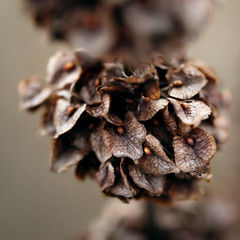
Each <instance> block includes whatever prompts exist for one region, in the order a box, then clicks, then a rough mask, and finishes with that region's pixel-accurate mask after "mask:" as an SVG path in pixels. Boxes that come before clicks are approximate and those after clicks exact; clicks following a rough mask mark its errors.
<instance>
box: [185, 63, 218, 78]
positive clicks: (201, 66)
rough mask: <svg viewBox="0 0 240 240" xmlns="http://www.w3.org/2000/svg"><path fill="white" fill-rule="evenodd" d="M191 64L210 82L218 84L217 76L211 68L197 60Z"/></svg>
mask: <svg viewBox="0 0 240 240" xmlns="http://www.w3.org/2000/svg"><path fill="white" fill-rule="evenodd" d="M189 64H191V65H193V66H194V67H195V68H197V69H198V70H199V71H201V72H202V73H203V74H204V75H205V76H206V78H207V79H208V80H210V81H212V82H213V83H217V82H218V79H217V74H216V72H215V71H214V70H213V69H212V68H211V67H210V66H208V65H206V64H205V63H203V62H201V61H196V60H192V61H189Z"/></svg>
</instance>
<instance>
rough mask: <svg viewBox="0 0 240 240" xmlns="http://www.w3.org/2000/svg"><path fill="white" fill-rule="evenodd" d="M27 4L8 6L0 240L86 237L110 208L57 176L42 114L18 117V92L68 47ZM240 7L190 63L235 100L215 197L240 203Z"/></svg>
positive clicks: (215, 164)
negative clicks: (38, 23)
mask: <svg viewBox="0 0 240 240" xmlns="http://www.w3.org/2000/svg"><path fill="white" fill-rule="evenodd" d="M20 3H21V2H20V1H16V0H15V1H3V0H1V1H0V18H1V20H0V30H1V38H0V53H1V54H0V66H1V71H0V77H1V81H0V84H1V87H0V112H1V118H0V119H1V120H0V123H1V125H0V128H1V129H0V134H1V138H0V141H1V142H0V158H1V161H0V239H9V240H15V239H18V240H26V239H27V240H28V239H34V240H40V239H41V240H42V239H44V240H50V239H54V240H55V239H59V240H62V239H67V237H69V236H73V235H74V234H78V233H79V232H81V231H83V229H84V228H85V226H86V225H87V223H88V222H89V221H90V219H91V218H93V217H94V216H96V215H97V214H98V212H99V211H100V209H101V206H102V205H103V203H104V202H105V200H106V198H105V197H103V196H102V195H101V194H100V192H99V190H98V187H97V186H96V184H95V183H93V182H91V181H90V180H88V181H87V182H86V181H85V182H84V183H83V182H82V183H81V182H79V181H77V180H76V179H75V177H74V174H73V170H72V171H71V170H70V171H68V172H67V173H64V174H59V175H56V174H53V173H51V172H50V170H49V153H50V139H48V138H46V137H44V138H41V137H40V136H39V135H38V133H37V129H38V123H39V114H34V115H31V116H29V114H27V113H20V112H19V111H18V93H17V86H18V83H19V81H20V80H22V79H24V78H25V77H28V76H31V75H33V74H37V75H39V76H41V77H42V78H44V77H45V73H46V71H45V68H46V64H47V61H48V58H49V57H50V56H51V55H52V54H54V53H55V52H56V51H57V50H59V49H61V48H66V47H65V46H64V45H60V44H56V43H54V44H53V43H51V44H50V43H48V42H47V41H46V40H44V39H43V35H42V34H41V32H40V31H39V30H36V29H35V28H34V27H33V25H32V24H31V22H30V21H29V19H28V17H27V16H26V15H24V13H23V9H22V6H21V4H20ZM239 9H240V1H236V0H228V1H226V3H225V5H224V6H223V7H218V8H217V9H216V13H215V16H214V17H213V19H212V21H211V22H210V24H209V25H208V27H207V28H206V29H205V30H204V31H203V33H202V35H201V36H200V38H199V39H198V41H196V42H194V43H193V44H192V45H191V46H190V52H189V55H190V56H191V57H194V58H197V59H201V60H203V61H205V62H207V63H208V64H209V65H211V66H213V67H214V68H215V70H216V72H217V73H218V75H219V77H220V79H221V84H222V86H223V87H225V88H229V89H230V90H231V92H232V98H233V104H232V123H231V134H230V139H229V141H228V143H227V144H226V145H225V146H224V147H223V149H222V150H221V151H220V152H219V153H218V154H217V155H216V157H215V158H214V159H213V161H212V171H213V174H214V177H213V180H212V183H211V184H204V185H205V186H204V187H206V189H207V191H209V192H211V194H215V195H222V194H223V195H225V196H228V197H229V198H232V199H236V200H239V199H240V193H239V186H238V184H239V177H238V176H239V172H238V171H240V161H239V147H240V144H239V142H240V141H239V137H240V128H239V123H240V121H239V120H240V113H239V104H240V94H239V90H240V81H239V78H240V42H239V39H240V27H239V22H240V15H239Z"/></svg>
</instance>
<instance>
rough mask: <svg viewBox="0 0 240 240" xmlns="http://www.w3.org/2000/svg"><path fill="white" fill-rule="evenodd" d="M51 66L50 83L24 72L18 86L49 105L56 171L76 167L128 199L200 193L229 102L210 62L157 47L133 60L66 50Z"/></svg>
mask: <svg viewBox="0 0 240 240" xmlns="http://www.w3.org/2000/svg"><path fill="white" fill-rule="evenodd" d="M47 69H48V75H47V79H46V81H45V83H41V82H40V81H39V80H36V79H32V80H29V79H28V80H25V81H23V82H22V83H21V84H20V88H19V90H20V96H21V106H22V108H24V109H26V110H30V111H33V110H35V109H37V108H38V107H42V108H43V109H44V114H43V119H42V124H41V127H42V129H44V132H45V133H46V132H48V133H49V134H50V135H51V136H52V137H53V143H52V159H51V168H52V170H53V171H55V172H63V171H65V170H67V169H68V168H69V167H72V166H76V175H77V176H78V177H79V178H80V179H83V178H85V177H86V176H91V177H93V178H94V179H95V180H96V182H97V184H98V185H99V188H100V190H101V191H102V192H103V193H105V194H106V195H108V196H115V197H118V198H120V199H122V200H123V201H128V200H129V199H131V198H146V199H152V200H158V201H172V200H174V199H185V198H188V199H189V198H191V199H196V198H197V195H198V192H199V189H198V186H197V183H198V181H199V180H200V179H205V180H206V181H209V180H210V179H211V171H210V162H211V159H212V158H213V156H214V155H215V153H216V150H217V146H216V142H217V143H218V144H220V143H222V142H223V140H225V138H224V137H223V135H224V134H223V131H225V132H227V120H225V117H227V115H228V104H227V103H226V98H225V97H224V95H223V94H222V93H220V92H219V91H218V90H217V87H216V84H217V81H216V80H214V79H215V78H216V77H215V75H214V74H213V72H211V71H210V70H209V68H208V67H206V66H204V65H200V64H199V63H198V64H195V63H194V62H193V61H184V60H175V61H174V64H171V63H168V62H166V61H165V60H164V59H163V58H161V55H159V54H157V53H156V54H154V55H153V57H152V58H151V59H150V60H149V61H147V62H146V63H143V64H141V65H138V66H129V65H127V64H124V63H122V62H121V61H118V60H114V61H110V60H106V59H105V60H104V59H94V58H91V57H90V56H88V55H87V54H86V53H84V52H76V53H75V55H71V54H69V53H64V52H61V53H57V54H56V55H55V56H54V57H53V58H51V60H50V61H49V64H48V68H47ZM45 92H46V93H47V94H43V93H45ZM209 93H211V95H209ZM36 99H37V100H36ZM208 126H210V131H209V132H208V131H207V127H208ZM203 127H204V129H205V130H204V129H203Z"/></svg>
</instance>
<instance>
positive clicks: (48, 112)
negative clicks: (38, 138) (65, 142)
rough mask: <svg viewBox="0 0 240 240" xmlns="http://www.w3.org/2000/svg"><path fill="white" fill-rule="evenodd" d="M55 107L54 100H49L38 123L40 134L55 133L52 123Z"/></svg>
mask: <svg viewBox="0 0 240 240" xmlns="http://www.w3.org/2000/svg"><path fill="white" fill-rule="evenodd" d="M55 107H56V101H50V102H49V103H48V106H47V107H45V109H44V112H43V115H42V121H41V125H40V134H42V135H47V134H50V135H55V133H56V131H55V126H54V123H53V116H54V112H55Z"/></svg>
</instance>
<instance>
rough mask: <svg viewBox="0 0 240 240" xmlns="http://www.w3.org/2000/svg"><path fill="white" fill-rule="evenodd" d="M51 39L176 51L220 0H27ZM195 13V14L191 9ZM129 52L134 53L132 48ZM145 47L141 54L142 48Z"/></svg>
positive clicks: (89, 46) (101, 48)
mask: <svg viewBox="0 0 240 240" xmlns="http://www.w3.org/2000/svg"><path fill="white" fill-rule="evenodd" d="M24 1H25V5H26V9H27V11H28V12H29V13H30V14H31V16H32V19H33V20H34V22H35V24H36V25H37V26H39V27H41V28H44V29H45V30H47V33H48V35H50V37H51V38H52V39H57V40H64V41H67V42H68V43H70V45H72V46H73V47H75V48H79V47H81V48H84V49H85V50H87V51H88V52H91V53H92V54H105V53H110V54H112V53H117V54H119V52H121V55H127V57H131V56H132V54H133V55H134V56H135V57H136V56H139V55H142V54H143V53H145V54H146V55H147V54H148V53H149V52H151V51H153V50H154V51H155V50H158V51H161V52H163V51H165V52H164V54H165V55H166V54H170V53H171V54H176V53H177V52H179V51H181V49H182V47H183V45H184V43H185V42H186V41H188V40H189V39H192V38H193V37H195V36H196V35H197V33H198V32H199V31H200V30H201V29H202V28H203V26H204V25H205V24H206V22H207V20H208V19H209V17H210V16H211V14H212V10H213V5H214V2H216V0H194V1H192V0H168V1H165V0H141V1H138V0H122V1H119V0H111V1H108V0H88V1H86V0H42V1H37V0H24ZM193 13H194V14H193ZM129 53H131V54H129ZM140 53H141V54H140ZM145 54H144V56H146V55H145Z"/></svg>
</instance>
